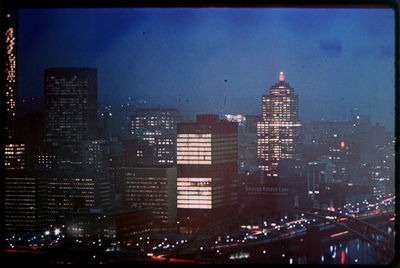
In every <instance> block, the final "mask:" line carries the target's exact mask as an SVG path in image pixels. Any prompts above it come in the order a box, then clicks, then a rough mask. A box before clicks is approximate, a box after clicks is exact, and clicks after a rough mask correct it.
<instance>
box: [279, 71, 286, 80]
mask: <svg viewBox="0 0 400 268" xmlns="http://www.w3.org/2000/svg"><path fill="white" fill-rule="evenodd" d="M279 81H280V82H283V81H285V75H284V74H283V72H280V73H279Z"/></svg>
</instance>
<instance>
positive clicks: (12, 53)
mask: <svg viewBox="0 0 400 268" xmlns="http://www.w3.org/2000/svg"><path fill="white" fill-rule="evenodd" d="M1 15H2V16H3V17H2V22H3V25H2V26H3V27H4V28H3V30H2V31H1V32H2V39H1V40H2V53H1V54H2V55H4V58H3V60H4V71H3V74H2V80H3V81H2V85H3V86H4V89H5V103H6V105H5V108H6V117H5V119H6V121H5V129H6V138H7V139H12V138H13V136H14V134H15V133H14V132H15V129H14V124H15V118H16V101H17V95H16V94H17V92H16V90H17V59H16V54H17V19H18V18H17V12H16V10H3V12H2V13H1Z"/></svg>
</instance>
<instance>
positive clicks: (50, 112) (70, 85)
mask: <svg viewBox="0 0 400 268" xmlns="http://www.w3.org/2000/svg"><path fill="white" fill-rule="evenodd" d="M45 110H46V140H47V141H48V142H54V141H56V142H80V141H82V140H84V139H91V138H94V136H95V134H96V120H97V118H96V113H97V70H96V69H93V68H50V69H46V70H45Z"/></svg>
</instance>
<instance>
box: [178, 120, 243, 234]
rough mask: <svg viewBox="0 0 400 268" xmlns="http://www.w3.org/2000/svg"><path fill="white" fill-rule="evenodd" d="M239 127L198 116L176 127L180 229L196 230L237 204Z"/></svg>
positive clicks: (232, 123) (221, 215)
mask: <svg viewBox="0 0 400 268" xmlns="http://www.w3.org/2000/svg"><path fill="white" fill-rule="evenodd" d="M237 165H238V127H237V123H235V122H228V121H223V120H219V118H218V116H217V115H198V116H197V121H196V122H181V123H178V125H177V166H178V178H177V208H178V221H179V224H180V226H179V229H180V231H182V232H192V231H194V230H195V229H196V228H197V227H199V226H201V225H204V224H206V223H208V222H209V221H210V220H218V219H220V218H221V217H224V215H227V213H232V211H234V209H235V208H236V205H237V198H238V197H237V194H238V193H237V190H238V188H237V187H238V185H237V180H238V178H237V176H238V167H237Z"/></svg>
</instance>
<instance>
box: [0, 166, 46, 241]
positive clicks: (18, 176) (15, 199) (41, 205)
mask: <svg viewBox="0 0 400 268" xmlns="http://www.w3.org/2000/svg"><path fill="white" fill-rule="evenodd" d="M3 180H4V181H3V183H4V233H5V234H6V235H7V236H25V235H27V234H35V235H36V234H38V233H39V232H42V231H43V230H44V228H45V225H46V194H47V193H46V180H45V178H44V177H43V176H41V175H39V174H33V173H27V172H25V171H6V173H5V174H4V178H3Z"/></svg>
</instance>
